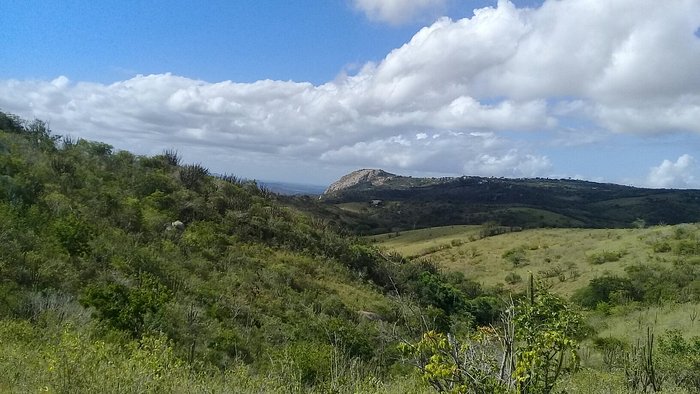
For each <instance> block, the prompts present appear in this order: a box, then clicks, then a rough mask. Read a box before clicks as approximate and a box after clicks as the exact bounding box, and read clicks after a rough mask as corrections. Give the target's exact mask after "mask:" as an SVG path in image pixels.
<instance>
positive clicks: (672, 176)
mask: <svg viewBox="0 0 700 394" xmlns="http://www.w3.org/2000/svg"><path fill="white" fill-rule="evenodd" d="M698 172H699V170H698V166H697V163H696V161H695V159H694V158H693V156H690V155H688V154H685V155H682V156H681V157H679V158H678V160H676V161H675V162H673V161H671V160H664V161H663V162H662V163H661V164H660V165H659V166H657V167H652V168H651V170H650V171H649V176H648V177H647V184H648V185H649V186H651V187H658V188H693V187H700V179H698V178H696V175H698Z"/></svg>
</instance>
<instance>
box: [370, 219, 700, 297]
mask: <svg viewBox="0 0 700 394" xmlns="http://www.w3.org/2000/svg"><path fill="white" fill-rule="evenodd" d="M680 226H692V228H693V229H695V227H697V226H694V225H680ZM678 228H679V226H656V227H650V228H644V229H637V228H635V229H572V228H567V229H561V228H560V229H532V230H524V231H520V232H511V233H506V234H501V235H496V236H492V237H486V238H480V237H479V232H480V229H481V227H480V226H448V227H434V228H429V229H422V230H415V231H406V232H401V233H398V235H397V234H383V235H379V236H374V237H373V238H372V239H374V240H376V242H378V243H379V244H380V245H381V246H383V247H385V248H387V249H389V250H392V251H396V252H398V253H401V254H403V255H405V256H409V257H410V256H423V257H426V258H430V259H432V260H434V261H435V262H437V263H438V264H439V265H440V266H441V267H442V268H444V269H446V270H452V271H461V272H463V273H464V274H465V275H466V276H467V277H468V278H471V279H474V280H476V281H478V282H480V283H482V284H484V285H487V286H500V285H502V286H506V287H507V288H511V289H513V290H516V291H517V290H522V289H524V286H525V283H524V282H525V279H526V278H527V277H528V274H529V273H530V272H532V273H533V274H534V275H535V276H536V277H539V278H542V279H544V280H546V281H548V282H549V284H550V285H551V288H552V290H553V291H555V292H557V293H559V294H562V295H565V296H569V295H571V294H572V293H573V292H574V291H575V290H576V289H579V288H581V287H584V286H586V285H587V284H588V282H589V281H590V280H591V279H593V278H596V277H598V276H601V275H603V274H606V273H610V274H623V273H624V269H625V267H627V266H630V265H635V264H649V263H664V262H669V264H670V261H672V260H673V259H674V256H673V255H672V254H671V252H670V251H655V250H654V246H653V245H654V243H655V242H656V241H657V240H663V239H668V238H671V237H673V235H674V233H675V232H676V231H677V229H678ZM509 274H511V278H512V279H511V280H510V281H506V275H509ZM517 277H520V278H521V279H522V281H517Z"/></svg>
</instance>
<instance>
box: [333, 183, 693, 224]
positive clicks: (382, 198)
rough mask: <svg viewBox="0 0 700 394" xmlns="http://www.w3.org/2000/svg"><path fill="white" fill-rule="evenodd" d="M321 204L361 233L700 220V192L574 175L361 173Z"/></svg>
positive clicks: (340, 185)
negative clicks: (462, 226) (469, 226)
mask: <svg viewBox="0 0 700 394" xmlns="http://www.w3.org/2000/svg"><path fill="white" fill-rule="evenodd" d="M372 201H375V203H372ZM322 202H323V203H324V204H325V205H326V206H327V207H328V210H329V211H333V210H336V212H337V210H339V211H340V212H343V213H345V214H346V215H347V216H348V218H347V219H346V221H347V222H350V223H355V226H354V228H355V229H356V231H358V232H360V233H365V234H366V233H372V234H378V233H382V232H391V231H400V230H410V229H416V228H426V227H435V226H445V225H456V224H483V223H486V222H495V223H497V224H500V225H504V226H517V227H524V228H536V227H586V228H624V227H630V226H632V223H633V222H635V221H643V222H644V223H646V224H675V223H686V222H695V221H700V190H673V189H646V188H636V187H630V186H622V185H615V184H607V183H595V182H587V181H580V180H571V179H541V178H536V179H507V178H484V177H474V176H463V177H457V178H413V177H405V176H399V175H394V174H389V173H386V172H384V171H381V170H360V171H358V172H355V173H351V174H348V175H346V176H344V177H343V178H341V180H339V181H338V182H336V183H334V184H333V185H332V186H331V187H329V188H328V190H326V192H325V193H324V195H323V196H322ZM343 213H339V214H338V215H340V216H342V215H343ZM354 216H360V217H362V220H356V219H353V217H354Z"/></svg>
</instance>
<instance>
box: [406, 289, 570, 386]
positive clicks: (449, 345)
mask: <svg viewBox="0 0 700 394" xmlns="http://www.w3.org/2000/svg"><path fill="white" fill-rule="evenodd" d="M531 289H532V290H531V292H532V295H531V296H530V297H528V298H527V299H524V300H522V301H520V302H518V304H517V305H516V306H512V305H511V307H510V308H509V309H507V310H506V312H505V313H504V314H503V315H502V316H503V318H502V322H501V324H500V325H499V326H497V327H494V326H491V327H480V328H478V329H477V330H475V331H473V332H472V333H471V334H470V335H468V336H466V337H464V338H462V339H461V340H458V339H456V338H455V337H454V336H453V335H452V334H444V333H440V332H437V331H428V332H426V333H424V334H423V337H422V338H421V340H420V341H418V342H404V343H402V344H401V345H400V349H401V351H402V352H403V354H404V355H405V356H406V357H408V359H409V360H410V361H412V362H413V363H414V365H416V366H417V367H418V369H419V370H420V372H421V375H422V376H423V379H424V380H425V381H426V382H428V383H429V384H430V385H431V386H433V387H434V388H435V389H436V390H437V391H439V392H449V393H498V392H501V393H506V392H512V391H517V392H519V393H549V392H551V391H552V390H553V388H554V386H555V384H556V383H557V382H558V381H559V379H560V377H561V376H562V375H563V374H564V373H565V372H571V371H573V370H574V369H575V368H576V367H577V366H578V355H577V353H576V349H577V348H578V338H579V337H580V336H581V334H582V318H581V316H580V315H579V314H578V313H576V312H575V311H573V310H572V309H571V308H570V307H569V306H568V305H567V304H566V303H565V302H564V301H562V300H561V299H560V298H558V297H556V296H554V295H553V294H551V293H549V292H547V291H546V290H544V289H543V288H542V287H541V285H538V287H537V289H534V288H531Z"/></svg>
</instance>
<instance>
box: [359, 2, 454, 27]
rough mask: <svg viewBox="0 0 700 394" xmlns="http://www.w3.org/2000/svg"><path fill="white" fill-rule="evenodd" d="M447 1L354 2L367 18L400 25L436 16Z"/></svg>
mask: <svg viewBox="0 0 700 394" xmlns="http://www.w3.org/2000/svg"><path fill="white" fill-rule="evenodd" d="M445 3H446V0H353V4H354V6H355V8H357V9H358V10H360V11H362V12H363V13H364V14H365V15H366V16H367V18H369V19H371V20H375V21H379V22H388V23H390V24H392V25H399V24H402V23H406V22H409V21H411V20H413V19H415V18H416V17H419V16H421V15H426V14H427V15H428V16H430V17H432V16H434V14H435V13H436V12H440V11H442V10H443V9H444V7H445Z"/></svg>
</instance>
